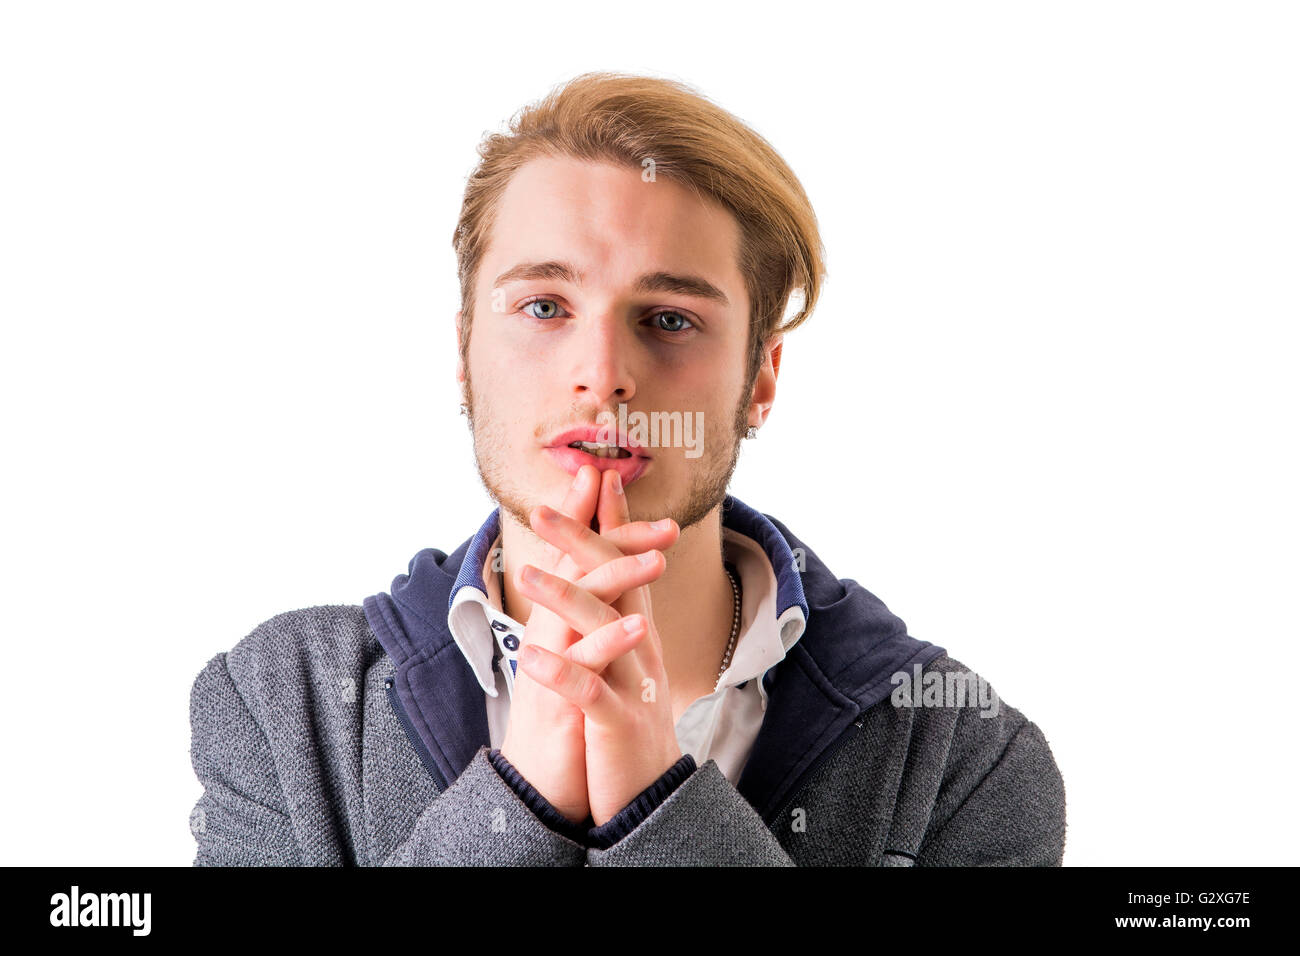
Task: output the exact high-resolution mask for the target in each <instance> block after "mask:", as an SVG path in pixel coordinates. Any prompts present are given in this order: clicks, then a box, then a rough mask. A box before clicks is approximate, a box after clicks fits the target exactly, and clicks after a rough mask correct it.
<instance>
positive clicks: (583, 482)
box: [573, 465, 587, 488]
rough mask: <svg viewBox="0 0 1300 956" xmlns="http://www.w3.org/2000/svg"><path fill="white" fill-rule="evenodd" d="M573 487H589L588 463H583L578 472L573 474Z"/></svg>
mask: <svg viewBox="0 0 1300 956" xmlns="http://www.w3.org/2000/svg"><path fill="white" fill-rule="evenodd" d="M573 487H575V488H585V487H587V466H586V465H583V466H582V467H581V468H579V469H578V472H577V474H575V475H574V476H573Z"/></svg>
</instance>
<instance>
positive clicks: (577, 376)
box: [570, 312, 636, 408]
mask: <svg viewBox="0 0 1300 956" xmlns="http://www.w3.org/2000/svg"><path fill="white" fill-rule="evenodd" d="M634 345H635V342H634V341H632V339H630V338H628V333H627V329H626V326H625V323H623V322H622V321H620V320H619V319H617V318H616V317H615V316H614V315H612V314H609V313H608V312H606V313H603V314H601V315H598V316H593V317H592V318H591V320H590V321H589V322H587V323H584V325H583V326H582V327H580V328H579V330H578V334H577V335H575V336H574V337H573V341H572V343H571V348H572V349H573V350H574V355H573V358H572V361H571V365H570V367H571V368H572V369H573V372H572V374H571V376H570V381H571V382H572V383H573V391H574V397H575V398H581V399H584V400H585V401H584V404H588V405H592V406H595V407H597V408H604V407H608V406H609V405H616V404H619V403H622V402H627V401H629V400H630V399H631V398H632V396H633V395H634V394H635V393H636V382H635V380H634V379H633V376H632V369H631V361H630V359H631V350H632V348H633V347H634Z"/></svg>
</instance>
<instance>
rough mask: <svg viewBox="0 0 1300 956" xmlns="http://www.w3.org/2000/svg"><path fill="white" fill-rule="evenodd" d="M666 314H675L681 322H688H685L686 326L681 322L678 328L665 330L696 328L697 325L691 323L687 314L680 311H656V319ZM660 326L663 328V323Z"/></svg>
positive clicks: (666, 330)
mask: <svg viewBox="0 0 1300 956" xmlns="http://www.w3.org/2000/svg"><path fill="white" fill-rule="evenodd" d="M665 315H671V316H675V317H676V318H677V320H678V322H679V323H682V322H684V323H686V324H685V328H683V327H682V326H681V325H680V324H679V325H678V326H677V327H676V328H672V329H663V330H664V331H665V332H685V331H686V330H687V329H693V328H695V326H694V325H692V324H691V320H690V319H688V318H686V316H684V315H682V314H681V313H680V312H671V311H667V312H656V313H655V314H654V317H655V318H656V319H660V318H662V317H663V316H665ZM660 328H663V326H662V325H661V326H660Z"/></svg>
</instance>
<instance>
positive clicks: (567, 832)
mask: <svg viewBox="0 0 1300 956" xmlns="http://www.w3.org/2000/svg"><path fill="white" fill-rule="evenodd" d="M488 760H489V761H490V762H491V764H492V766H493V767H495V768H496V772H497V773H499V774H501V779H502V780H504V781H505V782H506V783H507V784H508V785H509V787H510V789H511V790H513V791H514V792H515V794H516V795H517V796H518V797H519V799H520V800H522V801H523V802H524V805H525V806H527V807H528V809H529V810H531V811H533V813H534V814H535V815H536V816H537V818H538V819H539V820H541V821H542V822H543V823H545V824H546V826H547V827H549V828H550V829H551V830H554V831H555V832H556V833H558V834H560V835H561V836H565V837H568V838H569V839H570V840H572V841H573V842H574V843H578V844H581V845H584V846H585V845H586V843H587V833H588V832H589V831H590V829H591V827H592V826H593V825H594V824H595V822H596V821H595V820H593V819H592V818H591V815H590V814H588V815H587V819H585V820H583V821H581V822H579V823H574V822H573V821H571V820H570V819H569V818H568V817H566V816H565V815H564V814H563V813H561V812H560V811H559V810H557V809H555V807H553V806H551V803H550V801H549V800H547V799H546V798H545V797H544V796H542V795H541V794H540V793H538V792H537V788H536V787H534V786H533V785H532V784H531V783H529V782H528V781H527V780H525V779H524V777H523V774H521V773H520V772H519V771H518V770H516V769H515V766H514V764H512V763H511V762H510V761H509V760H507V759H506V758H505V757H503V756H502V755H501V751H500V749H498V748H496V747H493V748H492V749H490V750H489V751H488Z"/></svg>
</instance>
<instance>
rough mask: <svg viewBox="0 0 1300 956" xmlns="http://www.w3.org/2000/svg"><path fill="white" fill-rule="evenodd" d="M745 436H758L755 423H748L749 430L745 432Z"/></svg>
mask: <svg viewBox="0 0 1300 956" xmlns="http://www.w3.org/2000/svg"><path fill="white" fill-rule="evenodd" d="M745 437H746V438H757V437H758V426H757V425H750V426H749V430H748V431H746V432H745Z"/></svg>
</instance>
